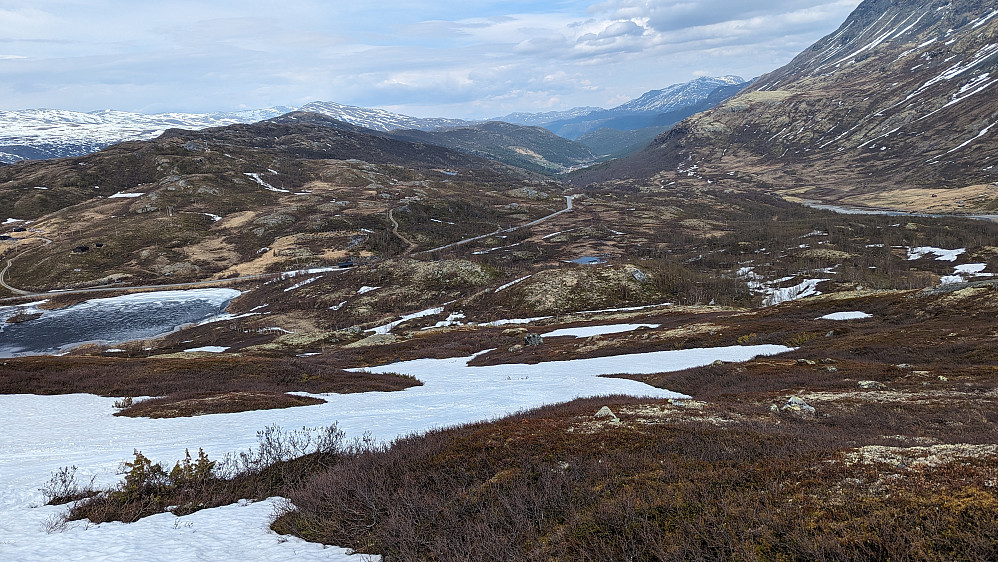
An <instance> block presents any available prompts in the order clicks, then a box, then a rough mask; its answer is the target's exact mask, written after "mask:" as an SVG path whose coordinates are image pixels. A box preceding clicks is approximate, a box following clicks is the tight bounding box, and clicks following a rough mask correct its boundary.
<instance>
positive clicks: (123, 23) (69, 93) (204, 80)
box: [0, 0, 859, 118]
mask: <svg viewBox="0 0 998 562" xmlns="http://www.w3.org/2000/svg"><path fill="white" fill-rule="evenodd" d="M858 4H859V0H762V1H750V0H605V1H602V2H596V1H594V0H507V1H491V0H403V1H398V2H392V1H385V0H381V1H377V2H375V1H369V0H350V1H346V0H336V1H333V2H323V1H319V0H283V1H279V2H274V1H272V0H268V1H261V0H239V1H235V0H210V1H205V0H199V1H197V2H195V1H191V0H159V1H147V0H31V1H21V0H17V1H8V0H0V109H3V110H13V109H26V108H40V107H47V108H57V109H73V110H80V111H93V110H97V109H120V110H125V111H138V112H144V113H152V112H163V111H185V112H209V111H231V110H238V109H250V108H262V107H270V106H275V105H287V106H300V105H303V104H305V103H308V102H310V101H316V100H321V101H336V102H340V103H346V104H351V105H360V106H365V107H382V108H386V109H390V110H392V111H398V112H401V113H406V114H409V115H416V116H421V117H430V116H446V117H464V118H482V117H493V116H498V115H504V114H506V113H509V112H512V111H548V110H561V109H568V108H570V107H574V106H580V105H594V106H601V107H611V106H614V105H617V104H619V103H622V102H624V101H627V100H629V99H632V98H635V97H637V96H639V95H641V94H642V93H644V92H645V91H647V90H652V89H659V88H663V87H665V86H668V85H669V84H673V83H677V82H686V81H689V80H692V79H693V78H696V77H699V76H708V75H709V76H719V75H724V74H737V75H740V76H743V77H745V78H751V77H754V76H757V75H759V74H762V73H765V72H768V71H770V70H773V69H775V68H778V67H779V66H781V65H783V64H785V63H787V62H789V61H790V59H792V58H793V56H794V55H796V54H797V53H798V52H800V51H801V50H803V49H804V48H806V47H807V46H809V45H810V44H811V43H813V42H815V41H816V40H818V39H819V38H821V37H822V36H824V35H826V34H828V33H830V32H832V31H834V30H835V29H836V28H837V27H838V26H839V25H840V24H841V23H842V22H843V21H844V20H845V18H846V16H848V14H849V12H851V11H852V10H853V9H854V8H855V7H856V6H857V5H858Z"/></svg>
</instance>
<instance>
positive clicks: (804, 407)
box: [780, 396, 816, 417]
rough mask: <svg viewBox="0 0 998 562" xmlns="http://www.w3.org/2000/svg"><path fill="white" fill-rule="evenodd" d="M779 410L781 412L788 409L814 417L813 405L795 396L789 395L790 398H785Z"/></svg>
mask: <svg viewBox="0 0 998 562" xmlns="http://www.w3.org/2000/svg"><path fill="white" fill-rule="evenodd" d="M780 411H782V412H787V411H789V412H791V413H795V414H800V415H803V416H810V417H814V416H815V414H816V411H815V409H814V406H812V405H810V404H808V403H807V402H805V401H804V399H803V398H800V397H797V396H791V397H790V399H789V400H787V403H786V404H784V405H783V407H782V408H780Z"/></svg>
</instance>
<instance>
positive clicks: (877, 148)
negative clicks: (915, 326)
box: [587, 0, 998, 210]
mask: <svg viewBox="0 0 998 562" xmlns="http://www.w3.org/2000/svg"><path fill="white" fill-rule="evenodd" d="M996 100H998V8H996V6H995V4H994V2H993V0H910V1H906V2H898V1H897V0H865V1H864V2H863V3H862V4H860V5H859V6H858V7H857V8H856V10H855V11H854V12H853V13H852V14H851V15H850V16H849V18H848V19H847V20H846V21H845V22H844V23H843V24H842V26H841V27H840V28H839V29H838V30H837V31H836V32H834V33H832V34H831V35H829V36H827V37H825V38H823V39H821V40H820V41H818V42H817V43H815V44H814V45H813V46H811V47H809V48H808V49H807V50H805V51H804V52H802V53H801V54H800V55H798V56H797V57H796V58H795V59H794V60H793V61H792V62H790V64H788V65H786V66H785V67H783V68H780V69H778V70H776V71H774V72H772V73H770V74H768V75H765V76H762V77H760V78H759V79H757V80H756V81H755V82H753V84H752V85H751V86H750V87H748V88H746V89H745V90H743V91H742V92H741V93H740V94H738V95H737V96H735V97H733V98H731V99H729V100H727V101H726V102H724V103H722V104H721V105H719V106H717V107H715V108H714V109H712V110H709V111H706V112H704V113H701V114H699V115H696V116H694V117H692V118H690V119H687V120H686V121H683V122H682V123H680V124H679V125H678V126H676V127H675V128H674V129H672V130H671V131H670V132H668V133H666V134H664V135H662V136H661V137H659V138H658V139H657V140H656V142H655V144H654V145H653V146H651V147H649V148H648V149H646V150H645V151H643V152H642V153H641V154H639V155H635V157H634V158H632V159H630V160H628V161H626V162H621V163H619V164H616V165H614V166H613V167H612V169H610V168H608V169H606V170H603V171H601V173H603V174H605V177H596V176H593V177H590V178H587V179H588V180H590V181H594V180H595V181H602V180H604V179H610V178H618V179H622V178H628V177H630V178H638V177H648V176H655V175H660V176H661V177H660V179H662V180H663V181H665V183H668V181H671V179H667V176H671V178H672V179H674V178H676V177H682V178H694V177H699V178H703V179H707V180H711V181H713V182H727V183H741V184H743V185H748V186H756V187H758V186H765V187H766V188H767V189H772V188H776V189H786V190H788V191H792V192H793V194H795V195H796V196H798V197H803V198H807V199H818V200H825V201H829V202H832V201H836V202H842V203H847V204H864V205H883V206H892V205H902V204H905V203H904V201H906V200H907V199H910V198H903V197H894V198H893V199H890V198H886V195H885V194H889V193H891V192H892V191H894V192H896V191H898V190H913V189H922V190H926V189H927V190H937V189H941V188H963V187H968V186H974V185H979V186H989V187H988V191H986V192H981V193H976V192H975V193H974V194H973V198H974V199H975V201H974V204H975V205H977V206H978V207H979V208H981V209H982V210H987V209H988V208H989V207H987V206H981V204H980V202H979V201H977V200H978V199H980V200H981V201H985V202H986V201H987V200H994V202H995V203H996V204H998V192H995V188H994V186H993V185H991V184H993V183H994V182H998V104H996ZM978 191H980V190H978ZM916 195H918V194H917V193H911V196H912V197H915V196H916ZM970 196H971V195H970V194H969V193H968V197H970ZM926 197H927V195H926ZM933 197H935V195H933ZM957 199H960V198H957ZM960 203H964V202H963V201H960ZM966 205H967V207H968V208H969V206H970V205H971V202H970V201H967V202H966ZM961 206H963V205H961ZM904 208H907V207H904Z"/></svg>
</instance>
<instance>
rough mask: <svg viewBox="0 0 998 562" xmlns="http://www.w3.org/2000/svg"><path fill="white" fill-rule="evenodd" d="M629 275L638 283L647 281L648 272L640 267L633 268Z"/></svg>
mask: <svg viewBox="0 0 998 562" xmlns="http://www.w3.org/2000/svg"><path fill="white" fill-rule="evenodd" d="M631 277H633V278H634V280H635V281H637V282H638V283H645V282H647V281H648V274H647V273H645V272H644V271H641V270H640V269H635V270H634V271H632V272H631Z"/></svg>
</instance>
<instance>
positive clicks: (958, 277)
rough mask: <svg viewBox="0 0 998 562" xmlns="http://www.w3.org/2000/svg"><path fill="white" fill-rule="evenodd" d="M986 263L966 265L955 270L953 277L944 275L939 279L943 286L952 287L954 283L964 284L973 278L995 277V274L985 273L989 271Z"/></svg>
mask: <svg viewBox="0 0 998 562" xmlns="http://www.w3.org/2000/svg"><path fill="white" fill-rule="evenodd" d="M987 267H988V264H986V263H965V264H963V265H958V266H956V267H954V268H953V275H943V276H942V277H940V278H939V283H940V284H942V285H952V284H953V283H964V282H966V281H968V280H969V279H970V278H972V277H994V276H995V274H994V273H983V272H984V270H985V269H987Z"/></svg>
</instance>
